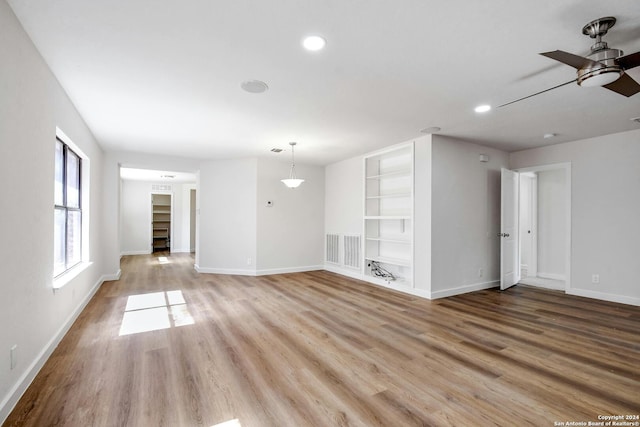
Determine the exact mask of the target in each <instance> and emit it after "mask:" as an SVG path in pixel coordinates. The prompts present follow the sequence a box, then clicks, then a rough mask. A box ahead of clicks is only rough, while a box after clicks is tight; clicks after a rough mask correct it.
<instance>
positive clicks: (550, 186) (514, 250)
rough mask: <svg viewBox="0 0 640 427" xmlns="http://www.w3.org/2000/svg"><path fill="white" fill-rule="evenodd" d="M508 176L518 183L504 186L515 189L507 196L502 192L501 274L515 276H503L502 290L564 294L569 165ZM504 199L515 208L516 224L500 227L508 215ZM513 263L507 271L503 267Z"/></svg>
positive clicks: (568, 248) (567, 266)
mask: <svg viewBox="0 0 640 427" xmlns="http://www.w3.org/2000/svg"><path fill="white" fill-rule="evenodd" d="M508 172H510V173H512V175H511V177H512V180H513V179H515V180H516V181H515V184H510V185H509V183H507V184H508V185H507V186H506V187H503V188H509V187H515V188H513V190H511V189H510V190H509V191H510V192H511V193H510V194H508V195H505V194H504V192H503V208H502V209H503V220H502V222H503V224H502V232H501V233H500V237H501V238H502V240H501V272H507V271H513V274H512V275H511V276H507V275H505V274H506V273H501V288H502V289H506V288H507V287H508V286H510V285H513V284H516V283H521V284H526V285H531V286H538V287H544V288H548V289H556V290H565V291H566V290H568V289H569V288H570V277H571V274H570V271H571V165H570V164H569V163H566V164H565V163H562V164H554V165H546V166H539V167H532V168H526V169H519V170H517V171H508ZM503 181H504V179H503ZM504 185H505V183H504V182H503V186H504ZM505 197H507V199H506V200H507V205H508V204H511V206H512V209H513V210H515V215H514V216H515V217H516V219H517V220H516V221H517V224H505V223H504V221H505V218H508V217H509V216H508V215H506V216H505V215H504V209H505V206H504V203H505V200H504V198H505ZM513 200H516V201H517V202H515V203H513V202H512V201H513ZM507 228H509V230H507ZM505 230H507V231H506V232H505ZM505 235H506V236H510V238H505ZM516 242H517V243H516ZM509 243H511V244H509ZM513 243H516V244H515V245H514V244H513ZM513 259H515V262H512V263H511V264H510V265H508V266H507V267H509V268H505V266H504V265H503V264H504V263H505V262H509V260H513ZM505 260H506V261H505Z"/></svg>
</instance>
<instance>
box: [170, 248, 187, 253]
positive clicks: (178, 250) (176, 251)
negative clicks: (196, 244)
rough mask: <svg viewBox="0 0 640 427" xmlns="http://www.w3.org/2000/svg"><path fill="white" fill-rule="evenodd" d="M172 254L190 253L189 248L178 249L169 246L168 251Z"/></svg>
mask: <svg viewBox="0 0 640 427" xmlns="http://www.w3.org/2000/svg"><path fill="white" fill-rule="evenodd" d="M170 252H171V253H172V254H185V253H190V252H191V250H189V249H188V248H180V249H173V248H171V251H170Z"/></svg>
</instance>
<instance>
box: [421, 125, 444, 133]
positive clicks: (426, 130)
mask: <svg viewBox="0 0 640 427" xmlns="http://www.w3.org/2000/svg"><path fill="white" fill-rule="evenodd" d="M441 130H442V129H440V128H439V127H438V126H430V127H428V128H424V129H420V132H422V133H436V132H440V131H441Z"/></svg>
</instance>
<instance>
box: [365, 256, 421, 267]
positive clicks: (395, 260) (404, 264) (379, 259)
mask: <svg viewBox="0 0 640 427" xmlns="http://www.w3.org/2000/svg"><path fill="white" fill-rule="evenodd" d="M366 260H368V261H376V262H381V263H383V264H393V265H399V266H401V267H411V260H408V259H402V258H390V257H383V256H372V257H366Z"/></svg>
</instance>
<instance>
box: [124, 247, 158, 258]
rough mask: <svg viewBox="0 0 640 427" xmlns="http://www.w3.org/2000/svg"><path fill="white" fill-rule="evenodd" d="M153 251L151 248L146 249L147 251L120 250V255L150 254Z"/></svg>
mask: <svg viewBox="0 0 640 427" xmlns="http://www.w3.org/2000/svg"><path fill="white" fill-rule="evenodd" d="M150 253H151V250H150V249H148V250H145V251H122V252H120V256H121V257H123V256H125V255H149V254H150Z"/></svg>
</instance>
